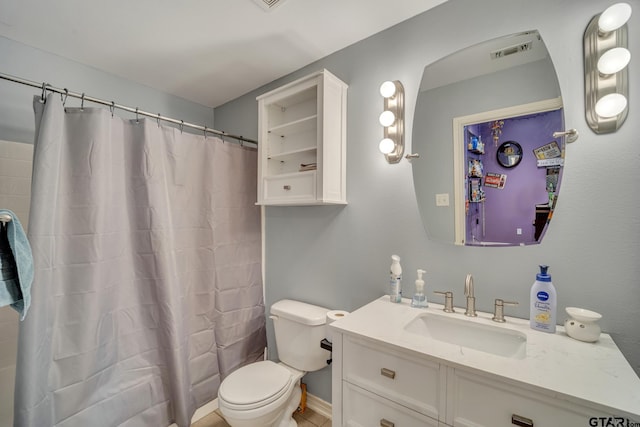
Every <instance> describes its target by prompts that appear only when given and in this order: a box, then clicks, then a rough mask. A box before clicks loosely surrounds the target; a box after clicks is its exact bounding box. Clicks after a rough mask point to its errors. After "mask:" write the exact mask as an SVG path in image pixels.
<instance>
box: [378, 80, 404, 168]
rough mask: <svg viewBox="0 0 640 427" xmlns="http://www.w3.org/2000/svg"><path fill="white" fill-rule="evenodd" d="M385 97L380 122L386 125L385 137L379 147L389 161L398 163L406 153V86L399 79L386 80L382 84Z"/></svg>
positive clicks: (381, 89)
mask: <svg viewBox="0 0 640 427" xmlns="http://www.w3.org/2000/svg"><path fill="white" fill-rule="evenodd" d="M380 95H382V96H383V97H384V111H383V112H382V114H380V124H381V125H382V126H383V127H384V139H383V140H382V141H380V145H379V146H378V148H379V149H380V152H381V153H383V154H384V156H385V157H386V159H387V162H389V163H398V162H399V161H400V160H402V155H403V154H404V87H403V86H402V83H400V82H399V81H398V80H395V81H386V82H384V83H382V85H381V86H380Z"/></svg>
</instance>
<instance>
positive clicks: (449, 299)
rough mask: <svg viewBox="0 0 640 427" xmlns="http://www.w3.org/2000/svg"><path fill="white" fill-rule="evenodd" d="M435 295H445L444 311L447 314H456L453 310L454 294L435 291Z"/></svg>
mask: <svg viewBox="0 0 640 427" xmlns="http://www.w3.org/2000/svg"><path fill="white" fill-rule="evenodd" d="M433 293H434V294H438V295H444V308H443V309H442V310H443V311H445V312H446V313H455V312H456V310H455V309H454V308H453V292H451V291H446V292H444V291H433Z"/></svg>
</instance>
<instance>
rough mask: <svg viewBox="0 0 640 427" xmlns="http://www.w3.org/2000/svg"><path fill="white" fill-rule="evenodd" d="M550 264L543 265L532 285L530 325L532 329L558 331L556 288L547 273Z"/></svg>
mask: <svg viewBox="0 0 640 427" xmlns="http://www.w3.org/2000/svg"><path fill="white" fill-rule="evenodd" d="M548 268H549V266H547V265H541V266H540V273H538V274H537V275H536V281H535V282H534V283H533V286H532V287H531V311H530V312H529V325H530V326H531V329H536V330H538V331H542V332H549V333H555V332H556V304H557V301H556V288H555V287H554V286H553V283H551V275H549V274H548V273H547V270H548Z"/></svg>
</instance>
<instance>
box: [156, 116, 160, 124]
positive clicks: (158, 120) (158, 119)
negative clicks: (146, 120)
mask: <svg viewBox="0 0 640 427" xmlns="http://www.w3.org/2000/svg"><path fill="white" fill-rule="evenodd" d="M156 121H157V122H158V127H160V113H158V118H157V119H156Z"/></svg>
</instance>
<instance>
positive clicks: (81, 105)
mask: <svg viewBox="0 0 640 427" xmlns="http://www.w3.org/2000/svg"><path fill="white" fill-rule="evenodd" d="M80 111H84V92H82V97H81V98H80Z"/></svg>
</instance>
